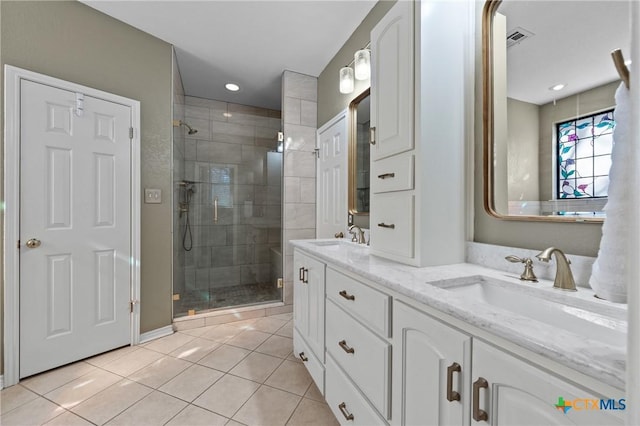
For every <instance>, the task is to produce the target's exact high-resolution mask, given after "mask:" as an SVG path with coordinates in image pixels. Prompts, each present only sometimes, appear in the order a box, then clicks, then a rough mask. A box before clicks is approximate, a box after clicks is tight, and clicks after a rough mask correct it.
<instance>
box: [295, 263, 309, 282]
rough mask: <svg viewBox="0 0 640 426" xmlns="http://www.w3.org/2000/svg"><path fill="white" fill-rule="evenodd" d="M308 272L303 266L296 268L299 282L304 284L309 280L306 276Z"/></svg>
mask: <svg viewBox="0 0 640 426" xmlns="http://www.w3.org/2000/svg"><path fill="white" fill-rule="evenodd" d="M308 273H309V270H308V269H307V268H305V267H304V266H303V267H301V268H300V269H299V270H298V278H299V279H300V282H302V283H305V284H307V283H308V282H309V277H308V276H307V274H308Z"/></svg>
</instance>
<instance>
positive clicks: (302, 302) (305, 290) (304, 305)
mask: <svg viewBox="0 0 640 426" xmlns="http://www.w3.org/2000/svg"><path fill="white" fill-rule="evenodd" d="M307 259H309V258H308V257H307V256H305V255H304V254H302V253H300V252H299V251H297V250H296V251H295V252H294V254H293V325H294V327H295V328H296V329H297V330H298V332H299V333H300V335H301V336H305V337H306V336H307V335H308V334H309V314H308V312H309V307H308V300H309V285H308V284H307V283H306V281H307V279H306V278H304V269H305V268H306V265H307Z"/></svg>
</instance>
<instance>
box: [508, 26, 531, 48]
mask: <svg viewBox="0 0 640 426" xmlns="http://www.w3.org/2000/svg"><path fill="white" fill-rule="evenodd" d="M534 35H535V34H534V33H532V32H531V31H527V30H525V29H524V28H522V27H516V28H514V29H512V30H511V31H509V32H508V33H507V49H508V48H510V47H513V46H515V45H516V44H520V43H522V41H523V40H526V39H528V38H531V37H533V36H534Z"/></svg>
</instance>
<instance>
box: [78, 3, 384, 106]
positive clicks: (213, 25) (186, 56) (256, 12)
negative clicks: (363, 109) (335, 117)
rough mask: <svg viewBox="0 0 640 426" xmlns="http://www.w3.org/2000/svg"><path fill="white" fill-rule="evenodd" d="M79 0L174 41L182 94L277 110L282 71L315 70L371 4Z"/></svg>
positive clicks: (305, 72)
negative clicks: (228, 86)
mask: <svg viewBox="0 0 640 426" xmlns="http://www.w3.org/2000/svg"><path fill="white" fill-rule="evenodd" d="M81 1H82V2H83V3H85V4H87V5H89V6H91V7H93V8H95V9H97V10H99V11H101V12H103V13H105V14H107V15H110V16H112V17H114V18H116V19H118V20H120V21H123V22H126V23H127V24H129V25H132V26H134V27H136V28H139V29H141V30H142V31H145V32H147V33H149V34H152V35H154V36H156V37H158V38H160V39H162V40H165V41H167V42H168V43H171V44H173V45H174V46H175V48H176V54H177V57H178V65H179V67H180V73H181V75H182V81H183V84H184V89H185V93H186V94H187V95H190V96H198V97H202V98H209V99H217V100H222V101H227V102H235V103H240V104H245V105H253V106H260V107H265V108H272V109H280V104H281V77H282V72H283V71H284V70H291V71H296V72H300V73H303V74H308V75H311V76H315V77H317V76H318V75H320V73H321V72H322V70H323V69H324V68H325V66H326V65H327V64H328V62H329V61H330V60H331V59H332V58H333V56H334V55H335V54H336V53H337V52H338V50H339V49H340V48H341V47H342V45H343V44H344V43H345V41H347V39H348V38H349V37H350V36H351V34H352V33H353V31H354V30H355V29H356V28H357V27H358V25H360V23H361V22H362V20H363V19H364V18H365V16H366V15H367V14H368V13H369V11H370V10H371V8H372V7H373V6H374V5H375V4H376V1H375V0H351V1H336V0H309V1H307V0H289V1H274V0H263V1H244V0H236V1H217V0H209V1H184V0H183V1H178V0H173V1H170V0H169V1H167V0H161V1H157V0H142V1H140V0H126V1H104V0H102V1H96V0H81ZM141 54H143V52H141ZM337 78H338V76H337V75H336V81H337ZM227 82H235V83H237V84H239V85H240V87H241V90H240V91H239V92H236V93H231V92H229V91H227V90H225V88H224V84H225V83H227Z"/></svg>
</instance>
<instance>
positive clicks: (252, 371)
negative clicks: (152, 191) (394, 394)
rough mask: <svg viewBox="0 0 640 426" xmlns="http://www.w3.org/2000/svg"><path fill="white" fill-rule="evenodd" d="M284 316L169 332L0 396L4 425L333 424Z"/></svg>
mask: <svg viewBox="0 0 640 426" xmlns="http://www.w3.org/2000/svg"><path fill="white" fill-rule="evenodd" d="M291 317H292V315H291V314H290V313H289V314H279V315H273V316H269V317H262V318H255V319H249V320H244V321H236V322H231V323H227V324H221V325H213V326H208V327H201V328H194V329H190V330H184V331H179V332H176V333H174V334H172V335H171V336H167V337H163V338H161V339H157V340H153V341H151V342H148V343H145V344H142V345H139V346H134V347H125V348H121V349H116V350H114V351H111V352H107V353H105V354H102V355H98V356H96V357H93V358H89V359H86V360H84V361H79V362H76V363H74V364H70V365H67V366H64V367H60V368H57V369H55V370H51V371H49V372H45V373H42V374H39V375H37V376H33V377H30V378H28V379H25V380H23V381H21V382H20V384H18V385H15V386H12V387H10V388H7V389H4V390H2V392H1V393H0V424H2V425H5V426H10V425H24V426H31V425H41V424H46V425H65V426H66V425H68V426H74V425H92V424H93V425H103V424H107V425H136V426H138V425H153V426H156V425H170V426H177V425H185V426H192V425H193V426H195V425H231V426H233V425H243V424H244V425H268V426H272V425H273V426H275V425H337V424H338V422H337V421H336V419H335V417H334V416H333V414H332V413H331V410H330V409H329V407H328V406H327V405H326V403H325V402H324V399H323V397H322V395H321V394H320V392H319V391H318V388H317V387H316V386H315V384H314V383H313V381H312V379H311V377H310V376H309V374H308V373H307V371H306V368H305V367H304V366H303V365H302V362H300V361H299V360H298V359H297V358H295V357H294V356H293V353H292V349H293V348H292V345H293V343H292V342H293V341H292V333H293V321H292V319H291Z"/></svg>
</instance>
